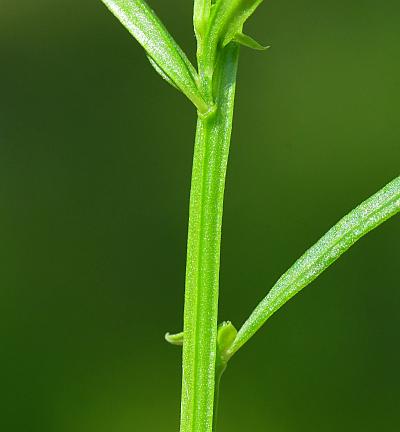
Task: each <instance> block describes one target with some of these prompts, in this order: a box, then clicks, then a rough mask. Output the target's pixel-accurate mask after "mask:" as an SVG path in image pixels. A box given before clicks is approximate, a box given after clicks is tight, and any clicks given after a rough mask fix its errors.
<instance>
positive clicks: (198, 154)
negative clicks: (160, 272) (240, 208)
mask: <svg viewBox="0 0 400 432" xmlns="http://www.w3.org/2000/svg"><path fill="white" fill-rule="evenodd" d="M238 51H239V48H238V46H237V45H236V44H230V45H228V46H227V47H226V48H224V49H223V50H222V52H221V54H220V58H219V60H218V64H217V66H216V71H215V74H214V79H213V81H214V85H213V88H209V89H208V90H209V92H210V94H213V97H214V101H215V110H214V111H213V112H212V113H211V114H209V115H208V116H206V117H204V116H201V115H199V117H198V122H197V132H196V141H195V149H194V157H193V171H192V184H191V193H190V208H189V230H188V246H187V265H186V287H185V312H184V344H183V378H182V406H181V428H180V430H181V432H212V430H213V414H214V390H215V378H216V376H215V365H216V338H217V322H218V290H219V267H220V245H221V224H222V211H223V200H224V188H225V176H226V167H227V162H228V154H229V145H230V136H231V129H232V116H233V106H234V96H235V84H236V70H237V61H238Z"/></svg>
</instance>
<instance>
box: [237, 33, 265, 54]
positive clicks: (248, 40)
mask: <svg viewBox="0 0 400 432" xmlns="http://www.w3.org/2000/svg"><path fill="white" fill-rule="evenodd" d="M233 41H234V42H236V43H238V44H239V45H243V46H245V47H247V48H251V49H254V50H258V51H264V50H266V49H268V48H269V46H263V45H261V44H260V43H259V42H257V41H256V40H255V39H253V38H252V37H251V36H248V35H246V34H244V33H238V34H236V35H235V37H234V38H233Z"/></svg>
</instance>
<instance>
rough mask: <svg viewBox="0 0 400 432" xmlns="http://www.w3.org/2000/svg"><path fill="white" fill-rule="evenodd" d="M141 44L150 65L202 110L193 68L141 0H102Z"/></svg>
mask: <svg viewBox="0 0 400 432" xmlns="http://www.w3.org/2000/svg"><path fill="white" fill-rule="evenodd" d="M102 1H103V3H104V4H105V5H106V6H107V7H108V8H109V9H110V11H111V12H112V13H113V14H114V15H115V16H116V17H117V18H118V19H119V20H120V21H121V23H122V24H123V25H124V26H125V27H126V29H127V30H128V31H129V32H130V33H131V34H132V36H134V38H135V39H136V40H137V41H138V42H139V43H140V45H142V47H143V48H144V49H145V51H146V52H147V54H148V56H149V58H151V59H152V64H153V66H155V65H157V67H158V69H157V68H156V70H157V71H158V72H159V73H160V72H161V71H162V74H161V75H162V76H163V77H164V78H168V79H167V81H168V82H170V83H172V84H173V85H174V86H176V87H178V88H179V89H180V90H181V91H182V93H184V94H185V95H186V96H187V97H188V98H189V99H190V100H191V101H192V102H193V103H194V105H195V106H196V107H197V109H198V110H199V111H200V112H202V113H205V112H207V111H208V106H207V104H206V103H205V102H204V100H203V98H202V96H201V93H200V91H199V89H198V87H197V72H196V70H195V68H194V67H193V65H192V64H191V63H190V61H189V60H188V58H187V56H186V55H185V53H184V52H183V51H182V49H181V48H180V47H179V45H178V44H177V43H176V42H175V40H174V38H173V37H172V36H171V35H170V34H169V32H168V31H167V29H166V28H165V27H164V25H163V24H162V22H161V21H160V19H159V18H158V17H157V15H156V14H155V13H154V11H153V10H152V9H151V8H150V7H149V6H148V5H147V3H146V2H145V1H144V0H102Z"/></svg>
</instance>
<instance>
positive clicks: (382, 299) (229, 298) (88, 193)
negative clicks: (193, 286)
mask: <svg viewBox="0 0 400 432" xmlns="http://www.w3.org/2000/svg"><path fill="white" fill-rule="evenodd" d="M151 4H152V6H153V7H154V8H155V9H156V10H157V12H158V13H159V15H160V16H161V17H162V18H163V19H164V20H165V22H166V24H167V25H168V27H169V28H170V29H171V32H172V33H173V34H174V35H175V36H176V38H177V39H178V41H179V42H180V43H181V44H182V45H183V46H184V48H185V49H186V50H188V51H189V52H190V54H191V56H193V52H194V40H193V36H192V28H191V7H192V4H191V2H190V1H182V0H153V1H152V2H151ZM399 21H400V3H399V2H398V1H383V2H377V1H375V0H374V1H372V0H366V1H361V0H356V1H349V0H327V1H323V2H321V1H317V0H306V1H303V2H296V1H284V0H280V1H274V2H270V1H268V2H265V3H264V4H263V5H262V6H261V7H260V9H259V11H258V12H257V14H256V16H255V17H254V18H253V19H252V20H251V23H249V25H248V27H247V30H248V32H249V33H251V34H252V35H255V36H256V37H257V38H258V39H260V40H261V41H262V42H265V43H267V44H271V45H272V48H271V49H270V50H269V51H267V52H265V53H259V52H253V51H249V50H245V49H243V50H242V56H241V63H240V73H239V79H238V93H237V109H236V114H235V126H234V133H233V141H232V152H231V159H230V167H229V174H228V180H227V190H226V206H225V216H224V229H223V246H222V273H221V302H220V311H221V320H222V319H230V320H232V321H233V322H234V323H235V324H236V325H237V326H239V325H240V324H241V323H242V322H243V320H244V319H245V318H246V317H247V315H248V314H249V313H250V311H251V310H252V308H253V307H254V306H255V304H256V303H257V301H258V300H260V299H261V298H262V297H263V296H264V295H265V294H266V292H267V291H268V289H269V288H270V287H271V285H272V284H273V282H274V281H275V280H276V279H277V278H278V277H279V275H280V274H281V273H282V272H283V271H284V270H286V268H287V267H288V266H289V265H290V264H291V263H292V262H293V261H294V260H295V259H296V258H297V257H298V256H299V255H300V254H301V253H302V252H303V251H304V250H305V249H306V248H307V247H309V246H310V245H311V244H312V243H313V242H314V241H315V240H317V239H318V237H319V236H320V235H322V234H323V233H324V232H325V231H326V230H327V229H328V228H329V227H330V226H331V225H332V224H333V223H335V222H336V221H337V220H338V219H339V218H340V217H341V216H342V215H344V214H345V213H346V212H348V211H349V210H350V209H351V208H352V207H354V206H355V205H356V204H357V203H359V202H360V201H362V200H363V199H365V198H366V197H367V196H369V195H370V194H372V193H373V192H375V191H376V190H378V189H379V188H380V187H381V186H383V185H384V184H385V183H387V182H388V181H390V180H391V179H392V178H394V177H396V176H397V175H398V174H399V160H400V147H399V143H400V123H399V99H400V86H399V76H400V55H399V47H400V30H399ZM0 62H1V63H0V259H1V260H0V262H1V265H0V395H1V396H0V399H1V400H0V430H1V431H4V432H6V431H7V432H16V431H24V432H131V431H138V432H139V431H151V432H153V431H157V432H158V431H163V432H164V431H166V432H169V431H171V432H172V431H177V430H178V417H179V414H178V413H179V396H180V395H179V392H180V350H179V349H177V348H174V347H171V346H168V345H167V344H166V343H164V342H163V334H164V332H165V331H167V330H171V331H179V330H180V329H181V322H182V309H183V282H184V260H185V238H186V230H187V208H188V194H189V181H190V169H191V158H192V149H193V144H192V143H193V133H194V127H195V112H194V109H193V108H192V107H191V106H190V104H189V103H188V102H187V101H186V100H185V99H184V97H183V96H181V95H180V94H178V93H177V92H175V91H174V90H173V89H172V88H169V87H168V85H167V84H165V83H164V82H162V81H161V80H160V79H159V77H158V76H157V74H156V73H154V72H153V70H152V69H151V67H150V65H149V64H148V62H147V61H146V59H145V57H144V55H143V53H142V50H141V48H140V47H139V46H138V45H137V44H136V43H135V41H134V40H133V39H132V38H131V37H130V36H129V34H128V33H127V32H126V31H125V30H124V29H123V28H122V26H120V25H119V24H118V22H117V21H116V20H115V19H114V18H113V17H112V16H111V14H110V13H109V12H108V11H107V10H106V8H105V7H104V6H103V5H102V4H101V2H100V1H99V0H96V1H95V0H92V1H78V0H74V1H71V0H58V1H54V0H37V1H33V0H20V1H15V0H0ZM399 222H400V220H399V218H394V219H393V220H391V221H389V222H387V223H386V224H384V225H383V226H382V227H380V228H379V229H378V230H376V231H374V232H372V233H371V234H370V235H369V236H368V237H367V238H365V239H363V240H361V241H360V242H359V243H358V244H357V245H356V246H355V247H354V248H352V249H351V251H350V252H349V253H347V254H346V255H345V256H344V257H343V258H342V259H341V260H340V261H339V262H338V263H337V264H335V265H334V266H333V267H332V268H331V269H329V271H327V272H326V273H325V274H324V275H323V276H322V277H321V278H319V279H318V280H317V281H316V282H314V283H313V284H312V286H311V287H309V288H307V289H306V290H305V291H304V292H303V293H302V294H301V295H299V296H298V297H296V298H295V299H294V300H292V301H291V302H290V303H289V304H287V305H286V306H285V307H284V308H283V309H282V310H281V311H280V312H279V313H278V314H277V315H276V316H274V317H273V318H272V319H271V320H270V321H269V322H268V325H267V326H266V327H265V328H264V329H263V330H262V331H260V332H259V333H258V334H257V336H256V337H255V338H254V339H253V340H252V341H251V342H250V343H249V344H248V345H247V346H246V347H245V348H244V349H243V351H242V352H240V353H239V355H238V356H237V358H235V359H234V360H232V362H231V365H230V367H229V370H228V371H227V373H226V376H225V379H224V382H223V393H222V401H221V416H220V430H221V432H222V431H230V432H243V431H254V432H258V431H260V432H261V431H273V432H303V431H304V432H306V431H307V432H310V431H311V432H320V431H322V432H331V431H332V432H333V431H335V432H336V431H338V430H340V431H363V432H367V431H374V432H376V431H384V432H392V431H393V432H394V431H398V430H399V428H400V394H399V386H400V372H399V368H398V365H399V364H400V349H399V336H398V334H399V329H400V316H399V313H398V311H399V307H400V291H399V276H398V270H399V258H400V246H399V240H398V239H399V235H400V223H399Z"/></svg>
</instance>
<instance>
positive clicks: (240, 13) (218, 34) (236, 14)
mask: <svg viewBox="0 0 400 432" xmlns="http://www.w3.org/2000/svg"><path fill="white" fill-rule="evenodd" d="M262 1H263V0H217V1H216V2H215V4H214V5H213V7H212V10H211V18H210V23H209V31H208V34H207V39H206V40H205V42H204V50H205V51H206V52H207V55H208V56H209V58H215V56H216V52H217V49H218V47H219V46H222V47H224V46H226V45H228V44H229V42H231V41H233V40H234V39H235V37H236V36H237V35H242V33H243V25H244V23H245V22H246V21H247V19H248V18H249V17H250V16H251V15H252V14H253V12H254V11H255V10H256V9H257V7H258V6H259V5H260V4H261V3H262ZM239 37H240V36H239Z"/></svg>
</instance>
